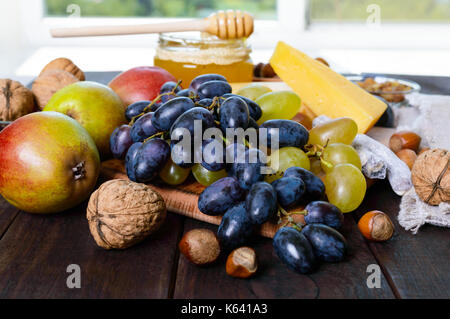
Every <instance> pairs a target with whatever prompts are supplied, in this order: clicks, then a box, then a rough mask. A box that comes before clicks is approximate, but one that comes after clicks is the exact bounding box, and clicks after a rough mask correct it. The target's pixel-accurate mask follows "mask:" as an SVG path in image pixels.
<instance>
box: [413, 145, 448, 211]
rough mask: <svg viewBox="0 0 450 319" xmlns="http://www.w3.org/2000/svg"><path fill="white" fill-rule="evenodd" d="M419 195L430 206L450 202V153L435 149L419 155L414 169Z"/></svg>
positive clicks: (415, 183) (414, 181) (414, 182)
mask: <svg viewBox="0 0 450 319" xmlns="http://www.w3.org/2000/svg"><path fill="white" fill-rule="evenodd" d="M412 182H413V184H414V188H415V190H416V193H417V195H418V196H419V198H420V199H421V200H423V201H424V202H425V203H427V204H429V205H434V206H436V205H439V204H440V203H442V202H445V203H449V202H450V153H449V151H447V150H443V149H434V150H429V151H427V152H424V153H422V154H420V155H419V157H418V158H417V160H416V161H415V163H414V166H413V169H412Z"/></svg>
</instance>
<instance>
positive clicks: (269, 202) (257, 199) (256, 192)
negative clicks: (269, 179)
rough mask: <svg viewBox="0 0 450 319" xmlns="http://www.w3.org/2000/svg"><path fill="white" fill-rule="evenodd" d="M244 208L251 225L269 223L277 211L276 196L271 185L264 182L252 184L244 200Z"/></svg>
mask: <svg viewBox="0 0 450 319" xmlns="http://www.w3.org/2000/svg"><path fill="white" fill-rule="evenodd" d="M245 208H246V210H247V213H248V216H249V218H250V221H251V222H252V223H253V224H257V225H261V224H264V223H265V222H267V221H269V220H270V219H271V218H272V217H273V216H274V215H275V214H276V213H277V210H278V206H277V194H276V192H275V190H274V189H273V187H272V185H270V184H268V183H266V182H258V183H255V184H253V186H252V188H250V191H249V193H248V195H247V198H246V200H245Z"/></svg>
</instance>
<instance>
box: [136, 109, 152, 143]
mask: <svg viewBox="0 0 450 319" xmlns="http://www.w3.org/2000/svg"><path fill="white" fill-rule="evenodd" d="M153 116H154V113H153V112H149V113H146V114H144V115H143V116H141V117H140V118H138V120H137V121H136V122H134V124H133V126H132V127H131V139H132V140H133V142H143V141H144V140H145V139H146V138H148V137H150V136H153V135H155V134H156V133H158V130H157V129H156V128H155V127H154V126H153V123H152V120H153Z"/></svg>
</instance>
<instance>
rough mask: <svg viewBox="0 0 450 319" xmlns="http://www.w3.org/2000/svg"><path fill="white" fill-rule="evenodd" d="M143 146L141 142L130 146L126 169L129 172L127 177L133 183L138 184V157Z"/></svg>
mask: <svg viewBox="0 0 450 319" xmlns="http://www.w3.org/2000/svg"><path fill="white" fill-rule="evenodd" d="M141 146H142V143H141V142H138V143H134V144H133V145H131V146H130V148H129V149H128V152H127V155H126V156H125V169H126V171H127V176H128V178H129V179H130V180H131V181H133V182H137V180H136V174H135V165H136V155H137V153H138V150H139V149H140V148H141Z"/></svg>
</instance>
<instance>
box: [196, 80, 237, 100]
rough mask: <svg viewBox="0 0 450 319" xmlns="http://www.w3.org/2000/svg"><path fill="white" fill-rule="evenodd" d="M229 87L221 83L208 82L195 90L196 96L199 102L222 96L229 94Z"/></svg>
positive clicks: (226, 83) (225, 83)
mask: <svg viewBox="0 0 450 319" xmlns="http://www.w3.org/2000/svg"><path fill="white" fill-rule="evenodd" d="M231 90H232V89H231V85H230V84H228V82H223V81H209V82H205V83H203V84H201V85H200V86H199V87H198V89H197V95H198V97H199V99H200V100H203V99H206V98H209V99H212V98H214V97H216V96H222V95H224V94H227V93H231Z"/></svg>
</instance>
